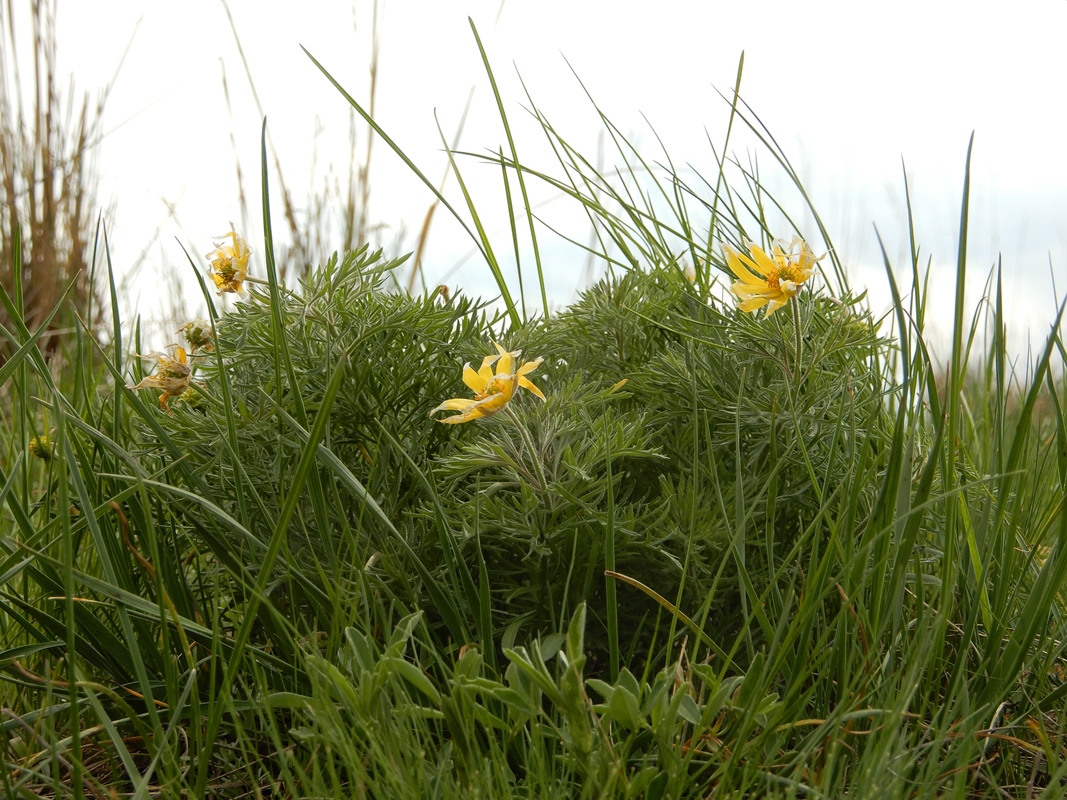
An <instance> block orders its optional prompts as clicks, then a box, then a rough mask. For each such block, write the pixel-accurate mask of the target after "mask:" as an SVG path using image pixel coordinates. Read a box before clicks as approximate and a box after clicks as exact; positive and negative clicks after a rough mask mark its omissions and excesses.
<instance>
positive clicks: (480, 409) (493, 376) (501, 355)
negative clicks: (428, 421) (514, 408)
mask: <svg viewBox="0 0 1067 800" xmlns="http://www.w3.org/2000/svg"><path fill="white" fill-rule="evenodd" d="M493 344H494V345H495V346H496V349H497V354H496V355H495V356H486V357H485V358H484V359H482V366H481V367H480V368H479V369H478V371H477V372H475V371H474V368H473V367H472V366H471V365H470V362H469V361H468V362H467V363H466V364H464V365H463V382H464V383H465V384H467V386H468V387H470V390H471V391H472V392H474V399H473V400H467V399H466V398H463V397H455V398H453V399H451V400H445V402H443V403H441V405H439V406H438V407H437V408H435V409H434V410H433V411H431V412H430V416H431V417H432V416H433V415H434V414H436V413H437V412H438V411H461V412H462V413H461V414H453V415H452V416H451V417H444V418H442V419H439V420H437V421H438V422H444V423H445V424H447V425H455V424H457V423H460V422H470V421H471V420H472V419H481V418H482V417H491V416H492V415H493V414H495V413H496V412H498V411H499V410H500V409H502V408H504V406H506V405H507V404H508V403H510V402H511V398H512V397H514V396H515V391H516V390H517V389H518V388H519V387H520V386H521V387H522V388H524V389H529V390H530V391H531V392H533V393H534V394H535V395H537V396H538V397H540V398H541V399H542V400H544V399H545V396H544V394H542V393H541V390H540V389H538V388H537V386H535V385H534V383H533V382H532V381H531V380H530V379H529V378H527V377H526V376H527V375H528V374H530V373H531V372H533V371H534V370H535V369H537V368H538V367H539V366H541V362H542V361H543V360H544V359H542V358H538V359H534V360H533V361H526V362H523V364H522V366H520V367H519V368H518V369H515V364H516V363H517V362H518V358H519V355H520V354H521V352H522V351H521V350H520V351H516V352H513V353H512V352H508V351H507V350H505V349H504V348H503V347H501V346H500V345H499V344H497V343H496V342H493ZM494 364H495V365H496V371H495V372H494V371H493V365H494Z"/></svg>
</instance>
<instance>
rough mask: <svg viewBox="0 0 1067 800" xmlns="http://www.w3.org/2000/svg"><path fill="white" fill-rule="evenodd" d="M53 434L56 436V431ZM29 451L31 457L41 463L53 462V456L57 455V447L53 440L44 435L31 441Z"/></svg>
mask: <svg viewBox="0 0 1067 800" xmlns="http://www.w3.org/2000/svg"><path fill="white" fill-rule="evenodd" d="M52 433H53V434H54V433H55V430H53V431H52ZM27 449H28V450H29V451H30V455H31V456H33V457H34V458H38V459H40V460H41V461H51V460H52V456H54V455H55V453H56V446H55V444H53V443H52V438H51V437H50V436H48V435H46V434H43V433H42V434H40V435H38V436H34V437H33V438H32V439H30V442H29V445H28V446H27Z"/></svg>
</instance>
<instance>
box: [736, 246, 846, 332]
mask: <svg viewBox="0 0 1067 800" xmlns="http://www.w3.org/2000/svg"><path fill="white" fill-rule="evenodd" d="M745 245H746V246H747V247H748V250H749V252H750V253H751V254H752V255H751V258H750V257H749V256H746V255H744V254H743V253H739V252H738V251H737V250H734V248H732V247H731V246H730V245H728V244H725V243H723V244H721V245H720V246H721V247H722V251H723V253H725V254H726V264H727V266H728V267H729V268H730V271H731V272H733V273H734V275H736V276H737V277H738V278H740V280H738V281H737V283H735V284H734V285H733V286H731V287H730V291H731V292H733V293H734V294H736V295H737V297H738V298H739V299H740V301H741V302H740V303H739V304H738V308H740V309H741V310H742V311H755V310H756V309H759V308H762V307H763V306H767V316H768V317H769V316H770V315H771V314H773V313H774V312H775V311H777V310H778V309H779V308H781V307H782V306H784V305H785V304H786V303H788V302H789V298H790V297H793V296H794V295H796V293H797V292H799V291H800V284H802V283H803V282H804V281H806V280H807V279H808V278H810V277H811V274H812V271H813V268H814V266H815V262H816V261H819V260H820V259H822V258H823V257H824V256H825V255H826V254H825V253H824V254H823V255H821V256H819V257H818V258H816V257H815V255H814V254H813V253H812V252H811V248H810V247H808V245H807V242H805V241H804V240H803V239H801V238H800V237H799V236H794V237H793V239H792V241H790V242H788V243H787V242H786V241H785V240H783V239H776V240H775V242H774V248H773V249H772V250H771V255H767V254H766V253H765V252H763V250H762V249H761V248H760V246H759V245H757V244H755V243H753V242H746V243H745Z"/></svg>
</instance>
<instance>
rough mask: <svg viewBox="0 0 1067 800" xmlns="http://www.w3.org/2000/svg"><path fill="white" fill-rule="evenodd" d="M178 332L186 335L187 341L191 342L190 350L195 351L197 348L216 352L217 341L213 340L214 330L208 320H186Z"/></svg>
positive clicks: (206, 351) (207, 351)
mask: <svg viewBox="0 0 1067 800" xmlns="http://www.w3.org/2000/svg"><path fill="white" fill-rule="evenodd" d="M177 332H178V333H181V334H184V335H185V341H187V342H188V343H189V347H190V348H191V349H190V351H189V352H191V353H195V352H196V351H197V350H201V351H203V352H205V353H214V352H215V343H214V341H212V337H213V336H214V331H212V329H211V323H210V322H208V321H207V320H205V319H194V320H193V321H191V322H186V323H185V324H184V325H182V326H181V327H180V328H178V330H177Z"/></svg>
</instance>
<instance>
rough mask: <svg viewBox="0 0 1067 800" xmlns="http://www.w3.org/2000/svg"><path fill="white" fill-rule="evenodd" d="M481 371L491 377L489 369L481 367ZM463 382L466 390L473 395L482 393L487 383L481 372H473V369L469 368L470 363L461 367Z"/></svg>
mask: <svg viewBox="0 0 1067 800" xmlns="http://www.w3.org/2000/svg"><path fill="white" fill-rule="evenodd" d="M482 369H484V370H485V371H487V372H489V374H490V376H492V368H491V367H488V366H485V365H483V366H482ZM463 382H464V383H465V384H467V388H468V389H470V390H471V391H472V392H474V393H475V394H481V393H482V392H484V391H485V387H486V384H488V383H489V381H488V380H487V379H486V377H485V375H483V374H482V373H481V372H475V371H474V367H472V366H471V362H469V361H468V362H467V363H466V364H464V365H463Z"/></svg>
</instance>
